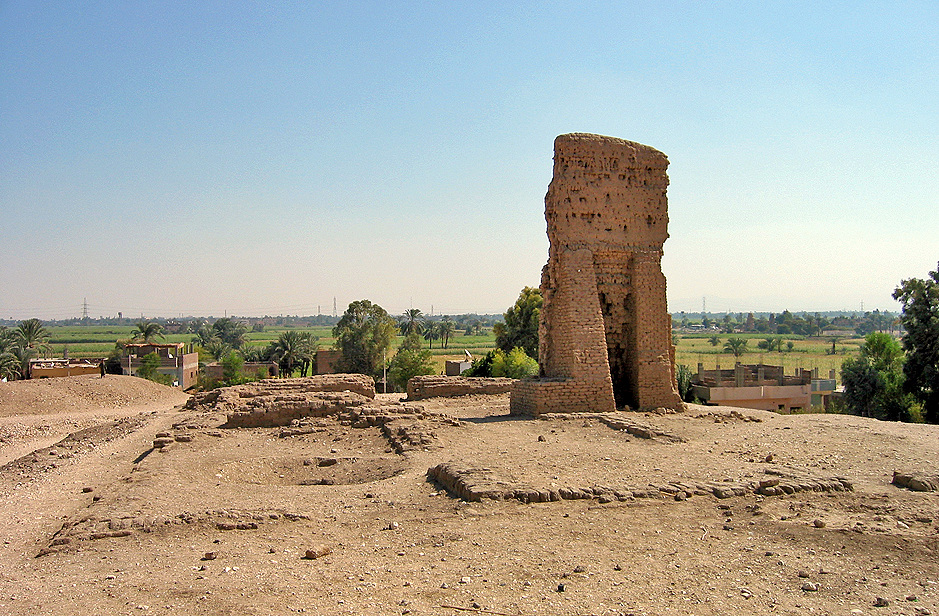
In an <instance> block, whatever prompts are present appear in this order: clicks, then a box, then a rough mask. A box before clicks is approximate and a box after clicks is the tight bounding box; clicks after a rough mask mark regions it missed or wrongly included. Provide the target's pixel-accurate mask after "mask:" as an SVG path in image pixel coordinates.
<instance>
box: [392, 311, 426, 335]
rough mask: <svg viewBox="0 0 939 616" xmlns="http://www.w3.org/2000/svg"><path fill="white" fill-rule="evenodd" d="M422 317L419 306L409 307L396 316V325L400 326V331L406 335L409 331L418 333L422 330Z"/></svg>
mask: <svg viewBox="0 0 939 616" xmlns="http://www.w3.org/2000/svg"><path fill="white" fill-rule="evenodd" d="M423 319H424V313H423V312H421V310H420V308H410V309H408V310H405V311H404V314H403V315H401V316H400V317H399V318H398V326H399V327H400V328H401V333H402V334H404V335H405V336H407V335H408V334H410V333H412V332H413V333H415V334H419V333H421V331H423V329H424V328H423V325H422V321H423Z"/></svg>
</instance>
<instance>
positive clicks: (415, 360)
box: [388, 331, 437, 391]
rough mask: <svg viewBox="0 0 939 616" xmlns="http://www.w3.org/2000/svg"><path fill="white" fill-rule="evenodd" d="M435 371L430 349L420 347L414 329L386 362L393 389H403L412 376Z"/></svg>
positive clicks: (419, 341) (418, 338)
mask: <svg viewBox="0 0 939 616" xmlns="http://www.w3.org/2000/svg"><path fill="white" fill-rule="evenodd" d="M436 371H437V366H436V364H435V363H434V359H433V356H432V355H431V353H430V350H428V349H422V348H421V338H420V336H419V335H418V333H417V332H416V331H414V332H411V333H409V334H408V335H407V338H405V340H404V342H403V343H402V344H401V346H400V347H399V348H398V352H397V353H395V356H394V357H393V358H392V360H391V362H390V363H389V364H388V379H389V380H390V381H391V383H392V385H394V387H395V389H397V390H398V391H404V390H405V389H407V385H408V381H409V380H411V379H412V378H413V377H415V376H421V375H425V374H434V373H435V372H436Z"/></svg>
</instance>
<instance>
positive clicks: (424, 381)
mask: <svg viewBox="0 0 939 616" xmlns="http://www.w3.org/2000/svg"><path fill="white" fill-rule="evenodd" d="M513 382H514V379H507V378H502V377H494V378H483V377H464V376H415V377H413V378H411V379H410V380H408V400H424V399H426V398H434V397H445V398H452V397H454V396H468V395H471V394H504V393H507V392H508V391H510V390H511V389H512V383H513Z"/></svg>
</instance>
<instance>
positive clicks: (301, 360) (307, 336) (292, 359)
mask: <svg viewBox="0 0 939 616" xmlns="http://www.w3.org/2000/svg"><path fill="white" fill-rule="evenodd" d="M316 344H317V342H316V337H315V336H313V334H312V333H310V332H298V331H296V330H292V329H288V330H287V331H285V332H283V333H282V334H281V335H280V336H278V338H277V340H275V341H273V342H271V346H270V349H271V357H272V358H273V359H274V361H276V362H277V365H278V366H279V367H280V373H281V375H283V376H290V375H291V374H293V371H294V370H296V369H297V367H298V366H299V367H300V374H301V375H302V376H306V371H307V370H308V369H309V368H310V367H311V366H312V363H313V359H314V356H315V353H316Z"/></svg>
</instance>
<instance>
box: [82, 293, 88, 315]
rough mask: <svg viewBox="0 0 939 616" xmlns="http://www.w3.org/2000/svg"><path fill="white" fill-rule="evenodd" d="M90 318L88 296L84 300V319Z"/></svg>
mask: <svg viewBox="0 0 939 616" xmlns="http://www.w3.org/2000/svg"><path fill="white" fill-rule="evenodd" d="M87 318H88V298H87V297H86V298H85V301H84V302H82V320H83V321H84V320H85V319H87Z"/></svg>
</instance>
